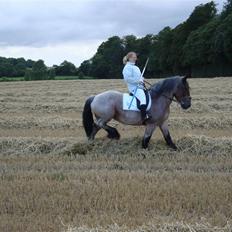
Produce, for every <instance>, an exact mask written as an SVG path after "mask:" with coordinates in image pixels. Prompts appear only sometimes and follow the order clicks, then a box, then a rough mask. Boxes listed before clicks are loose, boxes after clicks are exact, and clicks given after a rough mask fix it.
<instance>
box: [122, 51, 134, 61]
mask: <svg viewBox="0 0 232 232" xmlns="http://www.w3.org/2000/svg"><path fill="white" fill-rule="evenodd" d="M133 55H136V53H135V52H128V53H127V55H126V56H124V57H123V60H122V62H123V64H126V62H127V61H128V60H129V59H130V58H131V57H132V56H133Z"/></svg>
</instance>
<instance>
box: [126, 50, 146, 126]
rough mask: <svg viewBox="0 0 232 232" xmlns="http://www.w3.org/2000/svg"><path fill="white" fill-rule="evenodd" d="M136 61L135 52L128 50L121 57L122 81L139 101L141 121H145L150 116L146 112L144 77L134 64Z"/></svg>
mask: <svg viewBox="0 0 232 232" xmlns="http://www.w3.org/2000/svg"><path fill="white" fill-rule="evenodd" d="M136 61H137V55H136V53H135V52H129V53H128V54H127V55H126V56H125V57H124V58H123V64H124V65H125V66H124V68H123V71H122V74H123V78H124V81H125V82H126V83H127V87H128V90H129V92H130V93H131V94H132V95H134V96H135V97H136V98H137V99H138V100H139V101H140V107H139V108H140V111H141V117H142V121H143V122H145V121H147V120H148V119H150V116H149V115H148V114H147V112H146V108H147V106H146V95H145V89H144V87H145V85H144V77H142V75H141V71H140V69H139V67H138V66H136V65H135V63H136Z"/></svg>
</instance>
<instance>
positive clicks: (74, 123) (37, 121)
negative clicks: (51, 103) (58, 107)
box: [0, 116, 82, 129]
mask: <svg viewBox="0 0 232 232" xmlns="http://www.w3.org/2000/svg"><path fill="white" fill-rule="evenodd" d="M80 126H82V122H81V120H78V119H70V118H65V117H60V116H53V117H11V118H7V119H6V118H0V128H2V129H30V128H48V129H59V128H68V129H76V128H79V127H80Z"/></svg>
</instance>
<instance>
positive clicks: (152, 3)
mask: <svg viewBox="0 0 232 232" xmlns="http://www.w3.org/2000/svg"><path fill="white" fill-rule="evenodd" d="M209 1H210V0H115V1H114V0H76V1H74V0H0V56H4V57H24V58H26V59H33V60H38V59H43V60H44V61H45V63H46V64H47V65H49V66H51V65H53V64H60V63H61V62H62V61H64V60H68V61H71V62H73V63H74V64H75V65H77V66H79V64H80V63H81V62H82V61H83V60H86V59H89V58H91V57H92V56H93V55H94V54H95V52H96V50H97V47H98V46H99V45H100V44H101V43H102V42H103V41H104V40H106V39H107V38H109V37H110V36H113V35H118V36H124V35H129V34H134V35H136V36H139V37H140V36H144V35H146V34H151V33H152V34H157V33H158V32H159V31H160V30H162V29H163V28H164V27H165V26H171V27H175V26H176V25H178V24H179V23H181V22H183V21H184V20H186V19H187V18H188V16H189V15H190V14H191V12H192V11H193V9H194V7H195V6H197V5H199V4H201V3H206V2H209ZM215 2H216V3H217V4H218V9H219V10H221V9H222V6H223V2H225V1H224V0H216V1H215Z"/></svg>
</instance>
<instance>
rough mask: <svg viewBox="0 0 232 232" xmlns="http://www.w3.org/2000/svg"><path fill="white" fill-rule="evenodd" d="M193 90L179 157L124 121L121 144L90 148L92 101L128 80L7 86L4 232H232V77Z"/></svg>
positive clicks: (179, 136)
mask: <svg viewBox="0 0 232 232" xmlns="http://www.w3.org/2000/svg"><path fill="white" fill-rule="evenodd" d="M156 81H157V80H150V82H156ZM189 83H190V87H191V95H192V98H193V101H192V108H191V109H189V110H187V111H183V110H182V109H180V107H179V106H178V105H177V104H176V103H173V104H172V106H171V115H170V120H169V124H170V131H171V134H172V137H173V139H174V141H175V142H176V144H177V147H178V151H173V150H171V149H169V148H168V147H167V146H166V145H165V142H164V140H163V138H162V136H161V133H160V132H159V131H158V130H157V131H155V133H154V135H153V138H152V140H151V143H150V146H149V148H148V149H147V150H143V149H142V148H141V138H142V136H143V133H144V129H143V128H141V127H132V126H125V125H122V124H119V123H118V122H115V121H112V122H111V125H113V126H114V127H117V129H118V130H119V132H120V133H121V140H119V141H112V140H109V139H108V138H106V133H105V132H104V131H100V132H99V134H98V135H97V139H96V140H95V141H94V142H91V143H89V142H87V141H86V138H85V134H84V131H83V128H82V119H81V114H82V108H83V104H84V101H85V99H86V97H87V96H89V95H92V94H97V93H99V92H102V91H104V90H108V89H116V90H120V91H126V88H125V86H124V83H123V81H122V80H107V81H106V80H98V81H94V80H71V81H34V82H6V83H4V82H2V83H0V186H1V187H0V231H4V232H5V231H6V232H8V231H9V232H13V231H63V232H80V231H83V232H84V231H94V232H95V231H102V232H103V231H104V232H105V231H128V232H129V231H134V232H135V231H165V232H166V231H189V232H190V231H232V78H214V79H191V80H190V81H189Z"/></svg>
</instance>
